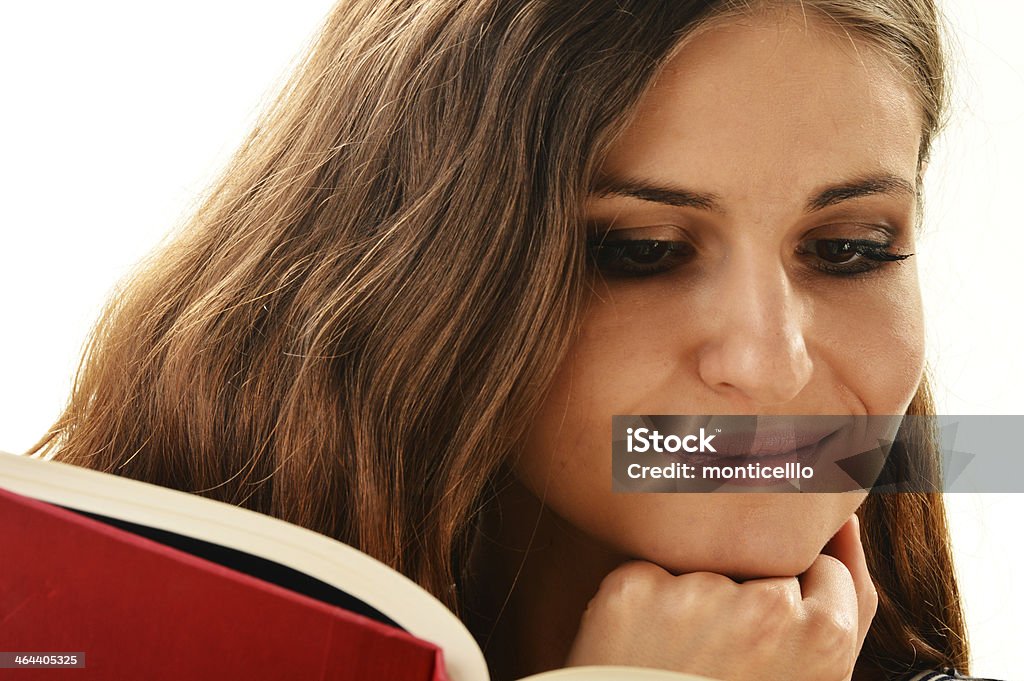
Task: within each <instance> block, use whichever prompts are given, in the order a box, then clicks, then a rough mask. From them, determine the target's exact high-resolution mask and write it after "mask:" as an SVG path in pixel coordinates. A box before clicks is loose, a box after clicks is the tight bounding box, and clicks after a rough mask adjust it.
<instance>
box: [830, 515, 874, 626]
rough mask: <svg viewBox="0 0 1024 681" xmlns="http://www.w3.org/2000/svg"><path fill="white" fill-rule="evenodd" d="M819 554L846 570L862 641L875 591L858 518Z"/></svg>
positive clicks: (845, 525)
mask: <svg viewBox="0 0 1024 681" xmlns="http://www.w3.org/2000/svg"><path fill="white" fill-rule="evenodd" d="M822 553H823V554H825V555H829V556H833V557H834V558H837V559H839V560H840V561H841V562H842V563H843V565H845V566H846V569H847V570H849V571H850V576H851V577H852V578H853V586H854V588H855V589H856V591H857V614H858V619H857V623H858V628H857V629H858V634H859V638H858V641H863V640H864V637H865V636H866V635H867V631H868V627H870V626H871V620H872V619H874V616H875V611H876V610H877V609H878V592H877V591H876V589H875V585H874V582H872V580H871V573H870V572H869V571H868V563H867V558H866V557H865V555H864V544H863V542H862V539H861V531H860V518H859V517H857V515H856V514H854V515H853V516H852V517H851V518H850V519H849V520H848V521H846V523H845V524H844V525H843V526H842V527H841V528H839V531H838V532H837V533H836V534H835V536H834V537H832V539H831V540H829V542H828V544H826V545H825V548H824V549H823V550H822Z"/></svg>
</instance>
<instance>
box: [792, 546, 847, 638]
mask: <svg viewBox="0 0 1024 681" xmlns="http://www.w3.org/2000/svg"><path fill="white" fill-rule="evenodd" d="M799 582H800V589H801V591H802V594H803V610H804V616H805V617H806V620H807V622H808V624H809V625H810V626H811V629H812V631H813V632H814V634H815V636H818V637H821V638H820V640H823V641H824V642H825V645H827V646H828V647H829V648H830V649H833V650H837V648H835V646H837V645H838V644H839V641H840V640H843V641H846V642H847V644H848V645H849V648H848V652H849V653H850V654H855V652H856V649H857V645H858V644H859V641H860V639H859V637H860V628H861V627H860V611H859V603H858V601H857V590H856V588H855V587H854V584H853V577H852V575H851V574H850V571H849V570H848V569H846V566H845V565H844V564H843V563H842V561H840V560H839V559H838V558H835V557H834V556H829V555H826V554H824V553H822V554H821V555H819V556H818V557H817V558H816V559H815V560H814V562H813V563H811V567H809V568H808V569H807V571H806V572H804V573H803V574H802V575H800V576H799ZM844 647H845V646H844Z"/></svg>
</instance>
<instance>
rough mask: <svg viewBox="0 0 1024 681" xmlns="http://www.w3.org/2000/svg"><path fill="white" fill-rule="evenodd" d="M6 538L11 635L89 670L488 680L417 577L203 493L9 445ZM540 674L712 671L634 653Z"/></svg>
mask: <svg viewBox="0 0 1024 681" xmlns="http://www.w3.org/2000/svg"><path fill="white" fill-rule="evenodd" d="M0 546H3V551H2V553H3V557H2V558H0V650H3V651H20V652H22V653H25V654H29V653H31V654H33V655H36V656H37V657H28V658H26V659H28V660H29V661H31V660H33V659H34V660H36V662H37V663H39V662H40V661H41V660H44V658H43V657H41V656H43V654H44V653H49V654H51V655H53V654H56V653H59V654H62V655H63V654H66V653H76V654H79V655H81V657H82V659H81V660H77V659H76V663H77V666H80V667H81V666H84V667H85V669H86V670H91V671H87V672H84V673H85V674H86V677H85V678H133V677H134V678H141V677H140V674H144V675H145V677H146V678H150V679H157V678H192V679H199V678H211V679H212V678H261V679H262V678H289V679H300V678H301V679H324V680H327V679H374V678H380V679H410V680H412V679H415V680H417V681H418V680H420V679H422V680H424V681H427V680H429V681H446V680H448V679H450V680H451V681H487V679H488V670H487V665H486V663H485V661H484V656H483V654H482V652H481V651H480V648H479V647H478V646H477V644H476V641H475V640H474V639H473V637H472V635H471V634H470V633H469V631H468V630H467V629H466V627H465V626H464V625H463V624H462V622H461V621H460V620H459V619H458V618H457V617H455V615H454V614H453V613H452V612H451V611H449V610H448V609H447V608H445V606H444V605H442V604H441V602H440V601H438V600H437V599H436V598H434V597H433V596H432V595H431V594H429V593H428V592H427V591H426V590H424V589H423V588H421V587H420V586H419V585H417V584H416V583H414V582H413V581H412V580H410V579H408V578H406V577H405V576H404V575H402V574H400V573H399V572H397V571H395V570H393V569H391V568H389V567H387V566H386V565H384V564H383V563H380V562H378V561H377V560H374V559H373V558H371V557H370V556H368V555H366V554H364V553H362V552H360V551H358V550H356V549H354V548H353V547H351V546H348V545H346V544H343V543H341V542H338V541H335V540H333V539H331V538H329V537H325V536H323V535H320V534H317V533H316V532H312V531H310V530H307V529H305V528H302V527H298V526H296V525H292V524H290V523H286V522H284V521H281V520H278V519H276V518H272V517H270V516H266V515H262V514H260V513H255V512H253V511H249V510H246V509H243V508H239V507H236V506H232V505H230V504H225V503H221V502H218V501H213V500H211V499H207V498H204V497H201V496H198V495H194V494H187V493H183V492H179V491H176V490H172V489H167V488H164V487H159V486H155V485H150V484H147V483H143V482H139V481H136V480H131V479H128V478H122V477H118V476H116V475H110V474H106V473H101V472H98V471H93V470H89V469H85V468H81V467H77V466H70V465H67V464H62V463H58V462H55V461H44V460H40V459H33V458H29V457H23V456H16V455H11V454H4V453H0ZM47 659H48V658H47ZM48 660H49V662H53V660H52V659H48ZM62 662H63V661H62ZM27 673H31V672H27ZM42 673H46V672H42ZM82 673H83V672H78V674H82ZM26 678H29V677H26ZM76 678H79V676H76ZM528 678H529V679H530V680H531V681H548V680H550V681H570V680H577V681H583V680H586V681H624V680H626V679H637V680H638V681H671V680H675V681H684V680H687V679H689V680H696V681H700V677H696V676H689V675H684V674H676V673H673V672H667V671H658V670H652V669H639V668H626V667H578V668H571V669H560V670H555V671H550V672H545V673H542V674H537V675H534V676H531V677H528Z"/></svg>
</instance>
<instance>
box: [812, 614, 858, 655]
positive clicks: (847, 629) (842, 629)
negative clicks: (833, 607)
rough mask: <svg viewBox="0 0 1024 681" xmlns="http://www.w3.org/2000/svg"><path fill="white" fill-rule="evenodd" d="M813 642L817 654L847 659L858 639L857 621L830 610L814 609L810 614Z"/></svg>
mask: <svg viewBox="0 0 1024 681" xmlns="http://www.w3.org/2000/svg"><path fill="white" fill-rule="evenodd" d="M809 625H810V628H811V642H812V646H813V648H814V650H815V652H816V654H819V655H823V656H827V657H829V658H831V659H835V660H845V659H846V656H847V655H849V652H850V650H852V649H853V645H854V642H855V641H856V639H857V623H856V622H855V621H852V620H851V619H850V618H849V617H844V616H842V615H840V614H839V613H834V612H830V611H814V612H812V613H811V614H810V616H809Z"/></svg>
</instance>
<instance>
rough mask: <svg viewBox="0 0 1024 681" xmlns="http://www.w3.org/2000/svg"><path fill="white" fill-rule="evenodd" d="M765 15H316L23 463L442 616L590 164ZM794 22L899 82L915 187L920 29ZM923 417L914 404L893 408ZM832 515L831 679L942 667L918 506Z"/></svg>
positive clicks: (573, 232) (845, 17)
mask: <svg viewBox="0 0 1024 681" xmlns="http://www.w3.org/2000/svg"><path fill="white" fill-rule="evenodd" d="M765 4H766V3H746V2H701V1H698V0H690V1H684V0H678V1H675V2H645V1H630V0H585V1H582V0H581V1H579V2H561V1H557V0H520V1H518V2H512V1H509V0H472V1H463V0H433V1H431V2H423V1H416V0H343V1H342V2H341V3H340V4H339V5H338V6H337V7H336V8H335V9H334V11H333V12H332V13H331V15H330V16H329V18H328V20H327V22H326V24H325V26H324V28H323V31H322V33H321V34H320V35H319V38H318V39H317V41H316V42H315V44H314V45H313V47H312V48H311V50H310V51H309V53H308V55H307V56H306V58H305V59H304V61H303V62H302V63H301V64H300V66H299V68H298V69H297V70H296V72H295V74H294V75H293V77H292V78H291V80H290V81H289V82H288V84H287V86H286V87H285V88H284V90H283V92H282V93H281V95H280V96H279V97H278V98H277V99H276V100H275V102H274V104H273V105H272V106H271V107H270V108H269V109H268V111H267V112H266V114H265V115H264V116H263V117H262V118H261V120H260V122H259V123H258V125H257V127H256V129H255V130H254V132H253V133H252V135H251V136H250V138H249V139H248V140H247V141H246V142H245V144H244V145H243V146H242V148H241V149H240V150H239V151H238V152H237V154H236V155H235V157H234V158H233V160H232V162H231V163H230V165H229V167H228V168H227V170H226V172H225V173H224V174H223V176H222V177H221V179H220V180H219V181H218V182H217V183H215V185H214V186H213V187H212V188H211V190H210V192H209V194H208V196H207V197H206V198H205V200H204V202H203V203H202V205H201V207H200V209H199V210H198V211H197V213H196V214H195V216H194V217H193V218H192V219H191V221H190V222H189V223H188V224H187V225H186V226H185V228H184V229H183V230H182V232H181V233H180V234H179V235H177V237H176V238H175V240H173V241H172V242H171V243H170V244H169V245H167V246H166V247H164V248H162V249H161V250H160V251H159V252H158V253H156V254H155V255H154V256H153V257H152V258H150V259H149V260H148V261H147V262H146V263H144V264H143V266H141V267H140V268H139V270H138V271H137V272H136V273H135V274H134V275H133V276H132V277H131V278H130V279H129V280H127V282H126V283H125V284H124V285H123V286H122V287H121V289H120V291H119V293H118V294H117V295H116V296H115V297H114V298H113V299H112V300H111V301H110V302H109V304H108V305H107V307H106V308H105V310H104V312H103V314H102V316H101V318H100V319H99V322H98V324H97V326H96V328H95V330H94V332H93V335H92V337H91V340H90V343H89V345H88V346H87V348H86V351H85V354H84V356H83V360H82V363H81V365H80V368H79V371H78V374H77V375H76V379H75V386H74V390H73V394H72V396H71V398H70V401H69V403H68V406H67V408H66V409H65V411H64V413H63V414H62V416H61V417H60V419H59V420H58V421H57V422H56V423H55V425H54V426H53V428H52V429H51V430H50V431H49V432H48V433H47V434H46V436H45V437H43V438H42V439H41V440H40V441H39V442H38V443H37V444H36V445H35V446H34V447H33V448H32V450H30V453H32V454H33V455H36V456H52V457H54V458H56V459H58V460H62V461H65V462H69V463H73V464H78V465H82V466H89V467H93V468H97V469H100V470H104V471H108V472H112V473H116V474H118V475H124V476H128V477H132V478H136V479H140V480H145V481H149V482H153V483H156V484H160V485H164V486H168V487H174V488H177V489H181V490H186V491H189V492H194V493H198V494H202V495H204V496H208V497H212V498H215V499H219V500H222V501H226V502H229V503H233V504H238V505H241V506H245V507H247V508H250V509H254V510H256V511H260V512H262V513H266V514H270V515H273V516H277V517H279V518H282V519H284V520H287V521H290V522H293V523H296V524H299V525H302V526H305V527H308V528H310V529H312V530H315V531H317V532H320V533H323V534H325V535H328V536H331V537H335V538H337V539H339V540H341V541H344V542H347V543H349V544H352V545H354V546H356V547H358V548H360V549H361V550H363V551H365V552H367V553H369V554H370V555H372V556H374V557H376V558H378V559H379V560H382V561H384V562H385V563H387V564H389V565H391V566H393V567H394V568H396V569H398V570H401V571H402V572H404V573H406V574H407V575H409V576H410V577H411V578H413V579H415V580H416V581H418V582H419V583H420V584H421V585H422V586H424V587H425V588H426V589H428V590H430V591H431V592H432V593H434V594H435V595H436V596H437V597H439V598H440V599H441V600H442V601H443V602H444V603H446V604H447V605H448V606H449V607H451V608H452V609H453V610H455V611H456V612H459V610H460V590H459V584H460V583H461V579H462V577H463V569H464V567H465V565H466V560H467V556H468V550H469V548H470V546H471V542H472V539H473V531H474V519H475V518H477V517H478V514H479V511H480V509H481V508H482V506H483V505H484V504H486V502H487V496H486V495H487V492H486V490H487V489H488V484H489V482H490V481H492V480H493V479H494V477H495V476H496V475H497V474H498V472H499V469H500V467H501V465H502V463H503V462H505V461H507V460H508V459H509V458H510V457H511V456H513V455H514V454H515V452H516V447H517V443H518V442H519V441H520V440H521V437H522V435H523V433H524V430H525V428H526V426H527V425H528V424H529V423H530V421H531V419H532V418H533V416H534V414H535V413H536V410H537V407H538V406H539V403H540V399H541V397H542V396H543V394H544V392H545V389H546V387H547V385H548V384H549V382H550V380H551V379H552V376H553V372H554V370H555V368H556V367H557V365H558V361H559V359H560V358H561V357H562V356H563V354H564V353H565V351H566V350H567V347H568V344H569V342H570V339H571V338H572V336H573V334H574V333H575V330H576V329H577V326H578V312H579V311H580V309H581V306H582V303H583V301H584V299H585V287H584V284H583V282H584V280H585V277H586V274H587V271H588V270H587V267H588V263H587V259H586V253H585V248H584V245H585V236H584V226H583V221H582V219H581V218H582V214H581V211H582V206H583V199H584V197H585V196H586V195H587V193H588V192H589V191H590V189H591V186H592V183H593V180H594V178H595V177H596V172H597V170H598V168H599V166H600V160H601V158H602V155H603V154H604V153H605V152H606V150H607V149H608V147H609V145H610V143H611V141H612V140H613V139H614V137H615V135H616V134H617V132H618V131H620V130H621V129H622V128H623V126H624V125H625V122H626V121H627V119H628V116H629V112H630V110H631V107H632V105H633V104H634V103H635V102H636V101H637V99H638V98H639V96H640V95H641V94H642V93H643V92H644V90H645V88H647V87H648V86H649V85H650V83H651V82H652V79H653V77H654V75H655V74H656V73H657V70H658V68H659V67H660V66H661V65H663V64H664V63H665V61H666V59H667V57H668V56H669V55H670V54H671V52H672V50H673V48H674V46H677V45H679V44H680V39H681V38H682V37H683V36H685V35H687V34H693V32H694V31H695V30H696V29H697V28H699V27H700V26H702V25H705V24H704V23H703V22H705V21H707V20H710V19H712V18H713V17H715V16H721V15H723V14H728V13H735V12H740V11H750V10H751V9H752V6H753V5H757V6H758V7H761V6H764V5H765ZM775 4H779V3H775ZM801 4H802V5H804V6H806V7H810V8H812V9H814V10H816V11H818V12H819V13H821V14H822V15H823V16H827V17H829V18H830V19H831V20H832V21H833V22H834V23H835V24H837V25H838V26H841V27H843V28H844V29H845V30H847V31H848V32H849V33H850V34H851V35H853V36H856V37H857V38H858V39H860V40H862V41H865V42H867V43H868V44H871V45H874V46H875V47H876V48H878V49H880V50H882V51H883V52H884V53H886V54H889V55H891V57H892V59H893V60H894V61H895V62H896V63H898V64H900V65H903V66H905V67H909V68H907V69H904V71H905V72H907V73H909V74H910V75H909V79H910V80H911V81H912V83H913V86H914V88H915V92H917V93H918V95H919V98H920V101H921V106H922V111H923V114H924V121H925V126H924V127H925V131H924V136H923V139H922V144H921V151H922V153H921V159H922V161H923V160H924V159H925V158H926V157H927V152H928V148H929V144H930V142H931V139H932V137H933V136H934V134H935V132H936V131H937V130H938V128H939V125H940V122H941V119H942V112H943V108H944V98H945V89H944V88H945V86H944V83H945V79H944V68H943V63H944V62H943V58H942V52H941V49H940V48H939V45H940V42H939V35H938V20H937V17H936V14H935V9H934V7H932V5H931V3H930V2H927V1H926V0H872V1H870V2H869V1H867V0H830V1H827V2H820V1H818V0H804V2H802V3H801ZM933 411H934V409H933V405H932V403H931V400H930V397H929V395H928V390H927V384H926V383H922V385H921V389H920V390H919V392H918V394H917V396H916V397H915V399H914V402H913V403H912V405H911V412H912V413H932V412H933ZM920 442H921V447H926V446H928V445H927V444H926V442H927V438H924V437H922V438H921V439H920ZM928 451H931V450H928ZM861 514H862V516H863V520H864V528H865V533H866V537H867V550H868V558H869V562H870V567H871V570H872V573H873V574H874V576H875V578H876V580H877V584H878V588H879V594H880V608H879V612H878V615H877V616H876V618H875V620H874V624H873V626H872V629H871V633H870V634H869V637H868V640H867V642H866V644H865V648H864V651H863V653H862V655H861V658H860V661H859V662H858V665H859V666H861V667H863V668H869V667H870V668H871V669H887V670H894V671H895V670H900V671H906V670H908V669H911V668H913V669H925V668H931V667H940V666H941V667H956V668H958V669H960V670H961V671H965V670H966V669H967V644H966V640H965V635H964V625H963V621H962V617H961V611H960V606H959V597H958V594H957V587H956V583H955V581H954V577H953V567H952V560H951V556H950V551H949V540H948V531H947V527H946V522H945V510H944V506H943V502H942V498H941V495H938V494H890V495H879V496H873V497H869V499H868V501H867V502H866V503H865V505H864V507H863V508H862V510H861Z"/></svg>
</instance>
